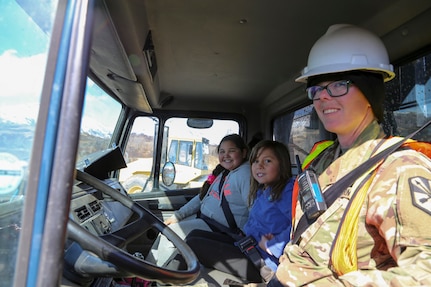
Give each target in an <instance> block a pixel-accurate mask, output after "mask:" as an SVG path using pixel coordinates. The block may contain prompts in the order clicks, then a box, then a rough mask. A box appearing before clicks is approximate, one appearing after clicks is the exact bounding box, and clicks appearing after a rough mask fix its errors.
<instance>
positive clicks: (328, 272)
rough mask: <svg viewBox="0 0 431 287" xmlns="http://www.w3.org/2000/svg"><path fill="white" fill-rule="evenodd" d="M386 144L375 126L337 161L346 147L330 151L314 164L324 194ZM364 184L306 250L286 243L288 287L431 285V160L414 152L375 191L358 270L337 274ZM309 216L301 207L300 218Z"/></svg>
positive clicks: (366, 211) (324, 220)
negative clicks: (335, 265) (340, 246)
mask: <svg viewBox="0 0 431 287" xmlns="http://www.w3.org/2000/svg"><path fill="white" fill-rule="evenodd" d="M382 141H384V142H385V143H386V140H384V139H383V133H382V130H381V129H380V126H379V125H378V124H377V123H376V122H374V123H372V124H371V125H370V126H369V127H367V129H366V130H365V131H364V132H363V133H362V134H361V135H360V137H359V138H358V139H357V140H356V142H355V144H354V145H353V147H351V148H350V149H349V150H347V151H345V152H343V155H342V156H340V157H338V158H336V159H335V160H334V157H336V156H335V154H336V150H337V146H338V144H337V143H335V145H333V146H331V147H330V148H327V149H326V150H325V151H324V152H323V154H322V156H319V160H316V163H314V162H313V164H315V166H314V168H315V170H316V171H317V173H318V174H319V183H320V186H321V188H322V190H323V192H324V191H325V190H326V189H327V188H328V187H329V186H330V185H331V184H333V183H334V182H336V181H337V180H338V179H340V178H341V177H343V176H344V175H345V174H346V173H348V172H349V171H350V170H352V169H354V168H355V167H356V166H358V165H359V164H361V163H362V162H364V161H366V160H367V159H368V158H369V157H370V156H371V155H372V154H373V153H375V152H376V149H377V147H378V146H379V144H382ZM359 181H360V180H359V179H358V180H357V181H356V182H355V183H354V184H353V185H352V186H351V187H350V188H349V189H348V190H346V191H345V192H344V193H343V195H342V196H340V197H339V198H338V199H337V200H336V201H335V202H334V203H333V204H332V205H331V206H330V207H328V210H327V211H326V212H325V213H323V214H322V215H321V216H320V217H319V218H318V219H317V221H316V222H314V223H313V224H312V225H310V226H309V227H308V228H307V230H306V231H305V232H304V233H303V234H302V236H301V240H300V242H299V244H298V245H296V244H293V243H289V244H287V245H286V248H285V250H284V254H283V255H282V256H281V257H280V265H279V267H278V269H277V272H276V276H277V279H278V280H279V281H280V282H281V283H282V284H283V285H284V286H379V287H381V286H418V285H429V286H431V188H430V185H431V161H430V160H429V158H428V157H426V156H425V155H423V154H421V153H419V152H417V151H415V150H411V149H410V150H400V151H397V152H395V153H393V154H391V155H390V156H388V158H387V159H386V160H385V161H384V162H383V164H382V165H381V166H380V167H379V168H378V170H377V173H376V175H375V177H374V178H373V180H372V182H371V185H370V187H369V189H368V191H367V197H366V198H365V202H364V204H363V205H362V209H361V210H360V214H359V229H358V236H357V241H356V243H357V254H356V255H357V266H358V270H357V271H354V272H349V273H346V274H343V275H341V276H337V275H336V274H335V273H334V272H333V271H332V269H331V264H330V252H331V246H332V244H333V242H334V238H335V234H336V233H337V230H338V227H339V225H340V221H341V219H342V217H343V214H344V211H345V209H346V206H347V204H348V202H349V196H350V195H351V192H352V191H353V190H354V189H355V188H356V187H357V185H358V182H359ZM301 215H302V211H301V210H300V205H299V204H297V205H296V218H300V216H301ZM298 221H299V220H296V223H297V222H298ZM295 227H296V226H295Z"/></svg>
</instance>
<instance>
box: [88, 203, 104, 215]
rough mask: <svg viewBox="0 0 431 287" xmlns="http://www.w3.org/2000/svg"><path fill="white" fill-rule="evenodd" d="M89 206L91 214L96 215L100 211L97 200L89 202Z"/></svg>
mask: <svg viewBox="0 0 431 287" xmlns="http://www.w3.org/2000/svg"><path fill="white" fill-rule="evenodd" d="M89 205H90V208H91V210H92V211H93V213H97V212H98V211H99V210H100V209H102V207H101V206H100V203H99V202H98V201H97V200H95V201H92V202H90V204H89Z"/></svg>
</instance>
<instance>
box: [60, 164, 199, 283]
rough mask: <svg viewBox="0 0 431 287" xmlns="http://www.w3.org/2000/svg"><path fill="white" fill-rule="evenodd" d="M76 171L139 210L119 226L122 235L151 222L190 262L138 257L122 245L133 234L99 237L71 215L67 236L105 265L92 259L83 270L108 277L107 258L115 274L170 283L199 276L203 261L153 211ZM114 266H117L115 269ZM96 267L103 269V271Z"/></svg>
mask: <svg viewBox="0 0 431 287" xmlns="http://www.w3.org/2000/svg"><path fill="white" fill-rule="evenodd" d="M76 172H77V174H76V178H77V179H78V180H80V181H82V182H84V183H86V184H88V185H91V186H92V187H94V188H95V189H97V190H99V191H101V192H102V193H104V194H107V195H108V196H110V197H111V198H112V199H114V200H116V201H118V202H120V203H121V204H123V205H124V206H126V207H127V208H129V209H131V210H132V211H134V212H135V213H137V214H138V216H139V218H138V220H135V221H134V222H132V223H131V224H130V225H126V226H125V227H124V230H120V231H121V232H120V233H121V234H122V235H127V236H129V235H130V234H132V232H133V234H134V236H133V237H134V238H136V237H138V236H139V235H141V234H142V233H143V232H139V230H136V229H135V227H136V226H137V225H140V224H142V223H146V224H149V225H150V226H151V227H154V228H155V229H156V230H158V231H159V232H161V233H162V234H163V235H164V236H166V237H167V238H168V239H169V240H170V241H171V242H172V243H173V244H174V245H175V247H176V248H177V250H178V251H179V252H180V253H181V255H182V256H183V257H184V260H185V261H186V263H187V270H172V269H167V268H164V267H161V266H157V265H155V264H153V263H151V262H148V261H146V260H142V259H140V258H138V257H135V256H133V255H131V254H129V253H127V252H126V251H125V250H123V249H121V248H120V246H121V247H123V246H126V245H127V243H128V242H130V241H132V240H133V238H132V239H130V238H121V236H116V235H115V233H113V234H110V235H108V236H106V237H105V236H104V238H102V237H98V236H96V235H94V234H92V233H90V232H89V231H88V230H86V229H85V228H83V227H81V226H80V225H79V224H78V223H76V222H74V221H72V220H71V219H69V223H68V227H67V229H68V237H69V238H70V239H72V240H73V241H75V242H77V243H79V245H80V246H81V247H82V248H83V249H84V250H87V251H90V252H92V253H94V254H96V255H97V257H99V259H101V260H102V261H101V263H100V264H102V265H103V266H101V268H97V266H96V267H95V266H94V264H96V265H97V264H98V263H97V260H92V261H91V265H92V268H91V270H90V271H89V272H87V271H88V270H79V271H80V272H82V273H84V274H87V275H88V274H91V275H100V277H106V275H107V269H106V268H107V267H106V266H107V264H106V262H109V263H111V264H113V265H114V266H112V265H109V267H108V269H109V272H110V273H113V274H115V275H116V276H117V277H122V276H123V277H126V276H138V277H142V278H144V279H147V280H152V281H159V282H163V283H171V284H185V283H189V282H191V281H193V280H194V279H196V278H197V277H198V275H199V270H200V264H199V262H198V260H197V258H196V256H195V254H194V253H193V251H192V250H191V249H190V247H188V246H187V244H186V243H185V242H184V241H183V240H182V239H181V238H180V237H179V236H178V235H177V234H176V233H175V232H173V231H172V230H171V229H170V228H169V227H168V226H167V225H165V224H164V223H163V222H162V221H161V220H160V219H158V218H157V217H156V216H155V215H154V214H153V213H152V212H151V211H149V210H148V209H146V208H145V207H143V206H141V205H140V204H138V203H136V202H134V201H133V200H132V199H131V198H129V197H127V196H125V195H123V194H121V193H120V192H118V191H117V190H115V189H114V188H112V187H110V186H109V185H107V184H105V183H104V182H103V181H101V180H99V179H98V178H96V177H94V176H92V175H90V174H88V173H85V172H82V171H80V170H76ZM113 268H114V269H115V270H112V269H113ZM95 270H96V271H95ZM97 270H101V272H100V274H99V273H98V271H97Z"/></svg>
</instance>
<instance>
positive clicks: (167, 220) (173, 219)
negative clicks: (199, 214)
mask: <svg viewBox="0 0 431 287" xmlns="http://www.w3.org/2000/svg"><path fill="white" fill-rule="evenodd" d="M177 222H178V220H177V219H176V218H175V217H174V216H172V217H169V218H168V219H166V220H165V221H164V223H165V224H166V225H169V224H173V223H177Z"/></svg>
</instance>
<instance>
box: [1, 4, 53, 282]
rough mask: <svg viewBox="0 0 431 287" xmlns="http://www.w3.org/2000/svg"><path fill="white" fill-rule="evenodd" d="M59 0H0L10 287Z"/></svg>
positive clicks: (5, 274) (5, 259)
mask: <svg viewBox="0 0 431 287" xmlns="http://www.w3.org/2000/svg"><path fill="white" fill-rule="evenodd" d="M56 4H57V1H50V0H46V1H43V3H41V2H39V1H12V0H3V1H0V11H1V17H0V87H1V89H0V204H1V206H0V246H1V249H0V252H1V256H0V278H1V280H0V286H12V278H13V276H14V270H15V268H14V265H15V262H16V254H17V245H18V237H19V230H20V228H21V212H22V206H23V201H24V192H25V187H26V182H27V177H28V175H27V169H28V166H29V161H30V155H31V149H32V144H33V139H34V130H35V126H36V121H37V116H38V110H39V99H40V95H41V91H42V85H43V79H44V75H45V65H46V60H47V53H48V48H49V42H50V37H51V29H52V23H53V19H54V12H55V9H56Z"/></svg>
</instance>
